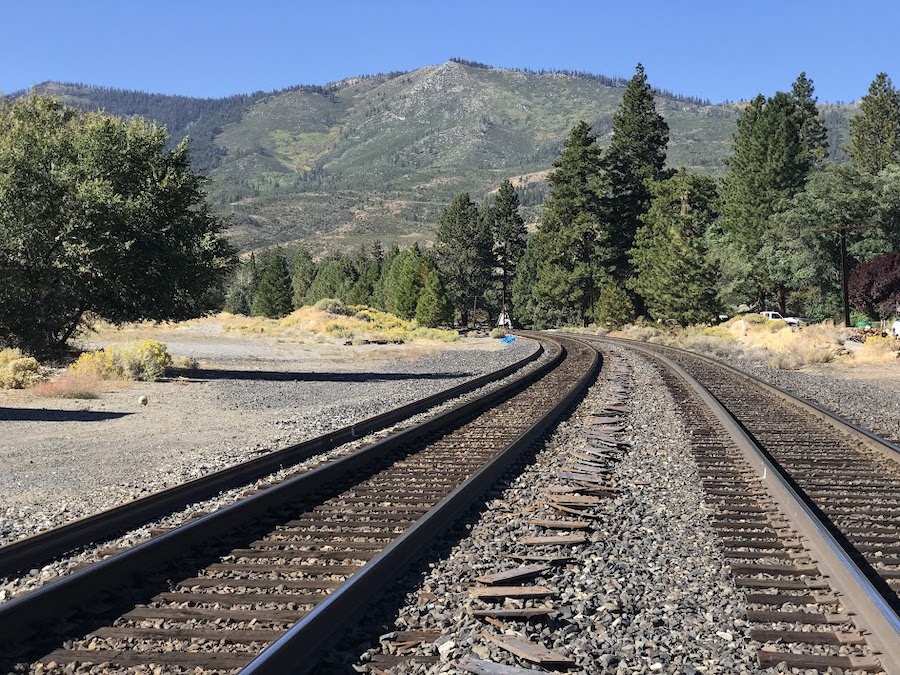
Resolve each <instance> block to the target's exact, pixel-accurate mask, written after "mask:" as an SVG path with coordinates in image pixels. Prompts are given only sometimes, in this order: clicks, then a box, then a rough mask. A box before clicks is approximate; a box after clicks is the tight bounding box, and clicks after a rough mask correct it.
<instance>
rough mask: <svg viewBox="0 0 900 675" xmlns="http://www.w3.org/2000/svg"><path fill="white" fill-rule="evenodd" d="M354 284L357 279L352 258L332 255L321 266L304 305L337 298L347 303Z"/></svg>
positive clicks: (336, 254) (337, 254)
mask: <svg viewBox="0 0 900 675" xmlns="http://www.w3.org/2000/svg"><path fill="white" fill-rule="evenodd" d="M354 283H356V277H355V271H354V268H353V263H352V262H351V261H350V258H349V257H348V256H347V255H346V254H345V253H340V252H338V253H332V254H331V255H329V256H328V257H326V258H325V259H324V260H323V261H322V263H321V264H320V265H319V270H318V272H317V273H316V278H315V279H313V282H312V284H310V286H309V289H308V290H307V291H306V298H305V300H304V303H303V304H305V305H314V304H316V303H317V302H318V301H319V300H323V299H324V298H337V299H338V300H342V301H344V302H347V297H348V295H349V293H350V289H351V288H352V287H353V284H354Z"/></svg>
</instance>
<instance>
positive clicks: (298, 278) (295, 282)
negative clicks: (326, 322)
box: [291, 245, 318, 309]
mask: <svg viewBox="0 0 900 675" xmlns="http://www.w3.org/2000/svg"><path fill="white" fill-rule="evenodd" d="M317 271H318V269H317V268H316V263H315V262H313V259H312V254H311V253H310V252H309V249H308V248H307V247H306V246H302V245H301V246H299V247H298V248H297V253H296V254H295V255H294V271H293V273H292V274H291V293H292V295H291V301H292V304H293V305H294V308H295V309H296V308H299V307H302V306H303V300H304V298H305V297H306V293H307V291H309V287H310V285H311V284H312V282H313V279H315V278H316V272H317Z"/></svg>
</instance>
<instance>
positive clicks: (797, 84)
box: [791, 73, 828, 166]
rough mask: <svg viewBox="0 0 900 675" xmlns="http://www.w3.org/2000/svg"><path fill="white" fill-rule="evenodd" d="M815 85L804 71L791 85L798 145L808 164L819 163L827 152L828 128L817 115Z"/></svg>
mask: <svg viewBox="0 0 900 675" xmlns="http://www.w3.org/2000/svg"><path fill="white" fill-rule="evenodd" d="M814 92H815V87H813V82H812V80H810V79H809V78H808V77H806V73H800V75H798V76H797V79H796V80H794V84H793V86H792V87H791V96H792V97H793V98H794V105H795V106H796V111H797V117H798V119H799V125H800V145H801V148H802V152H803V153H804V154H805V155H806V156H807V158H808V159H809V163H810V166H815V165H817V164H819V163H820V162H821V161H822V160H823V159H825V157H826V156H827V154H828V130H827V129H826V128H825V123H824V122H823V121H822V117H821V115H819V108H818V107H817V106H816V97H815V96H813V93H814Z"/></svg>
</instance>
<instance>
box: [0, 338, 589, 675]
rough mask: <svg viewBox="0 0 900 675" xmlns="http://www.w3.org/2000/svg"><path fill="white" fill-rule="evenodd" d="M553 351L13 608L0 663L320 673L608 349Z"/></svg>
mask: <svg viewBox="0 0 900 675" xmlns="http://www.w3.org/2000/svg"><path fill="white" fill-rule="evenodd" d="M544 341H545V342H546V343H547V344H548V345H549V349H552V350H554V351H555V352H556V353H555V356H554V358H553V359H551V360H550V361H549V363H547V364H545V365H544V366H542V367H541V368H539V369H538V370H536V371H534V372H533V373H532V374H530V375H529V376H527V377H526V378H524V379H523V380H520V381H517V382H515V383H511V384H509V385H506V386H505V387H504V388H503V389H501V390H500V391H499V392H494V393H492V394H489V395H487V396H486V397H482V398H479V399H477V400H474V401H472V402H469V403H467V404H465V405H462V406H458V407H457V408H455V409H453V410H451V411H449V412H448V413H446V414H444V415H442V416H440V417H439V418H435V419H432V420H429V421H428V422H425V423H422V424H419V425H416V426H414V427H412V428H410V429H407V430H405V431H403V432H400V433H398V434H395V435H393V436H391V437H389V438H387V439H384V440H382V441H379V442H378V443H375V444H372V445H370V446H368V447H366V448H363V449H361V450H359V451H357V452H355V453H352V454H351V455H348V456H346V457H343V458H341V459H338V460H336V461H334V462H332V463H329V464H327V465H325V466H322V467H320V468H317V469H315V470H312V471H310V472H307V473H304V474H301V475H299V476H297V477H295V478H291V479H288V480H286V481H284V482H282V483H280V484H277V485H274V486H272V487H270V488H267V489H264V490H262V491H260V492H258V493H256V494H254V495H252V496H250V497H248V498H247V499H245V500H242V501H241V502H239V503H237V504H233V505H231V506H229V507H226V508H224V509H221V510H220V511H217V512H215V513H211V514H209V515H207V516H204V517H202V518H200V519H198V520H195V521H193V522H191V523H188V524H186V525H184V526H182V527H179V528H176V529H174V530H172V531H170V532H167V533H165V534H162V535H160V536H158V537H155V538H153V539H151V540H150V541H148V542H145V543H143V544H140V545H139V546H137V547H135V548H134V549H132V550H129V551H126V552H123V553H120V554H118V555H115V556H112V557H111V558H108V559H107V560H104V561H102V562H99V563H97V564H95V565H92V566H90V567H88V568H86V569H83V570H81V571H79V572H76V573H75V574H73V575H71V576H68V577H65V578H63V579H61V580H59V581H57V582H54V583H51V584H48V585H47V586H45V587H42V588H41V589H39V590H37V591H35V592H33V593H31V594H28V595H25V596H24V597H21V598H17V599H14V600H12V601H11V602H8V603H6V604H5V605H0V626H3V627H4V630H3V632H2V637H0V640H5V644H3V645H0V653H3V654H9V655H10V656H8V657H7V659H6V662H3V661H0V666H3V665H6V666H7V667H9V666H10V665H11V664H14V663H15V664H20V665H19V666H18V667H19V668H20V669H22V670H24V671H27V670H28V669H29V668H34V667H36V666H35V664H37V663H40V664H43V665H42V668H43V667H45V666H46V665H47V664H49V663H50V662H55V663H56V664H57V665H62V664H69V663H77V664H81V665H83V664H84V663H86V662H87V663H93V664H108V667H122V668H130V667H135V666H150V665H151V664H152V665H153V666H154V667H156V668H161V669H162V670H163V671H165V672H170V671H171V672H179V671H178V669H179V668H180V669H184V670H185V672H193V671H194V669H195V668H201V669H209V670H220V671H221V670H225V671H227V670H237V669H244V672H248V673H287V672H307V671H309V670H310V669H312V668H313V667H314V665H315V655H316V654H321V652H322V649H323V648H324V647H325V646H327V645H328V644H330V642H331V641H333V640H335V639H336V638H337V637H338V635H339V630H340V626H341V625H343V624H344V623H346V622H347V621H349V620H350V619H351V618H352V617H353V616H355V615H356V613H357V612H358V610H359V608H360V607H361V606H362V605H364V604H365V603H367V602H371V601H372V599H373V597H377V594H378V593H377V592H378V589H380V588H381V587H383V585H384V584H385V583H386V582H387V581H388V580H390V579H391V578H393V576H394V575H395V574H396V573H397V571H398V569H400V568H401V566H403V565H404V564H405V563H407V562H408V561H410V560H412V559H414V558H415V557H417V556H418V555H419V551H421V550H422V548H423V546H424V544H425V543H426V542H427V541H429V540H430V539H431V538H432V537H434V535H435V534H436V533H437V532H439V531H441V530H442V529H443V528H444V527H445V526H446V525H448V524H449V523H451V522H452V521H453V520H454V519H455V518H456V517H457V516H458V514H459V513H461V512H462V511H464V510H465V509H467V508H468V507H469V506H470V505H471V503H472V501H473V499H475V498H476V497H477V496H478V495H479V494H480V493H481V492H482V491H483V490H484V489H485V488H486V487H487V486H489V485H490V484H491V483H492V482H493V481H495V480H496V478H497V477H498V476H499V475H500V474H501V473H502V472H503V471H504V470H505V469H506V468H507V467H508V466H509V465H510V463H511V462H512V461H513V460H514V459H515V457H516V455H517V454H518V453H519V452H520V451H521V450H522V449H523V448H525V447H527V446H528V445H529V444H530V443H531V442H532V441H534V440H535V439H536V438H537V437H538V436H539V435H540V434H542V433H543V431H544V429H546V428H547V427H548V426H549V424H551V423H552V421H553V420H555V418H556V417H557V416H558V415H559V414H560V413H561V412H562V411H563V410H564V409H566V408H567V407H568V406H569V405H570V404H571V402H572V401H573V400H574V399H575V398H576V397H577V396H578V395H579V394H580V393H581V392H582V391H583V390H584V389H585V388H586V387H587V386H588V384H589V383H590V381H591V380H592V378H593V376H594V374H595V372H596V369H597V367H598V364H599V357H598V355H597V353H596V351H595V350H594V349H592V348H590V347H587V346H586V345H584V344H582V343H579V342H575V341H572V340H569V339H567V338H564V337H560V338H555V339H552V340H546V339H545V340H544ZM563 345H565V346H563ZM15 652H17V654H16V653H15Z"/></svg>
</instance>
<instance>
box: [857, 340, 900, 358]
mask: <svg viewBox="0 0 900 675" xmlns="http://www.w3.org/2000/svg"><path fill="white" fill-rule="evenodd" d="M898 349H900V344H898V343H897V341H896V340H895V339H894V338H892V337H881V336H880V335H870V336H869V337H867V338H866V341H865V342H863V344H862V347H861V348H860V349H859V350H857V351H856V352H855V353H854V354H853V360H854V361H856V362H858V363H863V362H865V363H878V362H882V361H893V360H894V359H896V358H897V350H898Z"/></svg>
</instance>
